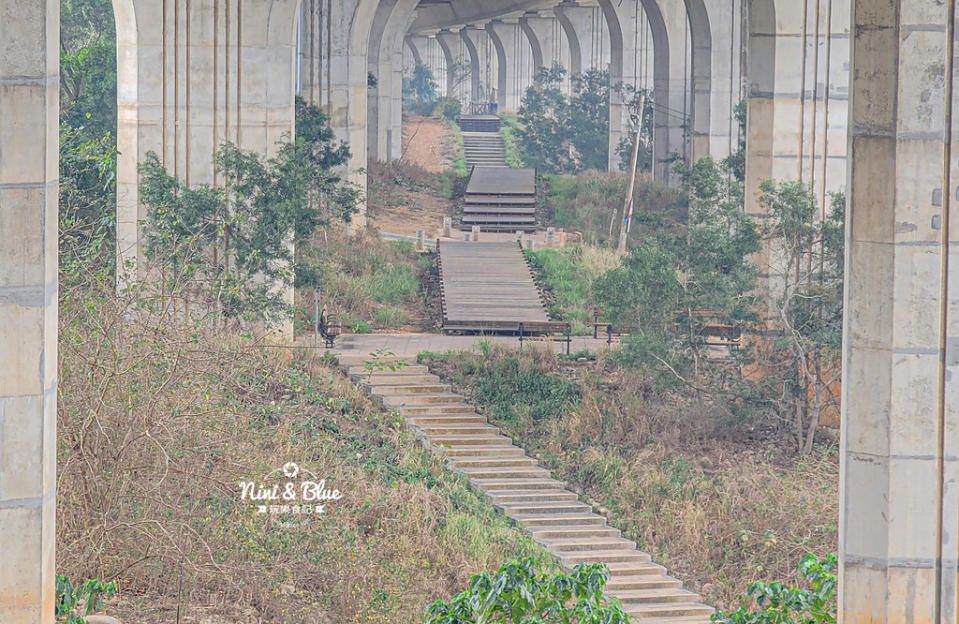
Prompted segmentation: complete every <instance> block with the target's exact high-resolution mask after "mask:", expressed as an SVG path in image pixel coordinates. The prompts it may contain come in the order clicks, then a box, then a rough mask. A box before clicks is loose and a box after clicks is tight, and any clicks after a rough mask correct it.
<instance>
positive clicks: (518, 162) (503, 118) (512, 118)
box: [499, 113, 526, 168]
mask: <svg viewBox="0 0 959 624" xmlns="http://www.w3.org/2000/svg"><path fill="white" fill-rule="evenodd" d="M499 119H500V126H499V133H500V134H501V135H502V136H503V147H504V148H505V150H506V164H507V165H509V166H510V167H518V168H522V167H525V166H526V164H525V163H524V162H523V155H522V153H521V150H520V146H519V132H520V126H519V119H518V118H517V117H516V115H514V114H513V113H500V114H499Z"/></svg>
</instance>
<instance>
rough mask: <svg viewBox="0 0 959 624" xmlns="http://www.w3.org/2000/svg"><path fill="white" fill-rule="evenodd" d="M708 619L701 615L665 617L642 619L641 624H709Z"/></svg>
mask: <svg viewBox="0 0 959 624" xmlns="http://www.w3.org/2000/svg"><path fill="white" fill-rule="evenodd" d="M710 622H711V620H710V619H709V617H704V616H702V615H676V616H673V615H668V616H666V617H644V618H643V622H642V624H710Z"/></svg>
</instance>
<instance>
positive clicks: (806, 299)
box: [759, 180, 845, 453]
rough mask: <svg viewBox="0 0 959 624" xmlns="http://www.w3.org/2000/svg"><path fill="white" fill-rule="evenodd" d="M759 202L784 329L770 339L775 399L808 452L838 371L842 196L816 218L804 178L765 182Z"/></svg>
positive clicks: (833, 401) (779, 323) (832, 401)
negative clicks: (800, 179) (766, 218)
mask: <svg viewBox="0 0 959 624" xmlns="http://www.w3.org/2000/svg"><path fill="white" fill-rule="evenodd" d="M760 191H761V193H762V194H761V195H760V198H759V201H760V204H761V205H762V206H763V207H764V208H765V209H766V212H767V213H768V215H769V220H768V222H767V226H766V228H765V232H764V233H765V235H766V237H767V238H768V240H769V241H770V252H771V253H770V258H771V259H770V267H769V268H770V273H771V274H773V275H776V276H778V279H777V280H776V281H775V282H774V283H773V284H772V288H771V290H772V292H771V293H770V299H771V303H772V304H773V307H774V309H775V311H776V315H777V318H775V319H774V320H773V322H774V324H775V325H776V326H778V327H780V328H782V330H783V333H782V336H781V338H779V339H778V340H776V341H775V343H774V347H775V354H774V357H775V358H776V360H777V362H776V364H777V365H776V366H775V367H774V369H775V370H777V371H780V373H781V374H780V375H778V376H775V377H773V378H771V379H775V380H776V381H777V383H778V384H779V386H780V387H779V389H778V392H777V393H776V394H777V395H778V396H779V399H778V400H777V401H776V404H777V406H778V408H779V410H780V412H781V413H782V417H783V420H784V421H785V422H792V428H793V432H794V435H795V437H796V442H797V445H798V447H799V450H800V451H801V452H804V453H808V452H809V451H811V450H812V445H813V440H814V438H815V435H816V429H817V427H818V426H819V420H820V416H821V414H822V412H823V410H824V409H825V408H826V407H828V406H830V405H832V406H835V405H836V398H835V397H834V396H833V395H832V386H833V385H834V384H835V382H836V381H838V379H839V375H840V353H841V347H842V310H843V253H844V237H843V231H844V211H845V198H844V197H843V196H842V195H841V194H837V195H834V196H833V199H832V210H831V211H830V212H829V213H828V214H827V215H825V216H826V218H825V219H823V220H820V219H819V215H817V214H816V212H817V205H816V197H815V195H813V193H812V191H811V190H810V188H809V187H808V186H807V185H806V184H804V183H802V182H780V183H776V182H773V181H772V180H764V181H763V182H762V184H761V185H760Z"/></svg>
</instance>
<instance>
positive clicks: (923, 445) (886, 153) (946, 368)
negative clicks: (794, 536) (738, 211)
mask: <svg viewBox="0 0 959 624" xmlns="http://www.w3.org/2000/svg"><path fill="white" fill-rule="evenodd" d="M852 15H853V23H854V25H855V26H854V30H853V41H852V48H853V49H852V76H853V77H852V82H851V96H852V98H851V102H850V106H851V114H850V123H851V128H850V137H849V154H850V159H851V162H850V164H849V177H848V185H849V203H848V208H847V216H846V224H847V228H848V232H847V237H846V240H847V245H848V247H847V250H846V306H845V314H844V319H845V327H844V332H843V337H844V344H843V367H842V370H843V380H842V394H843V396H842V441H841V448H842V451H841V457H840V498H841V507H840V519H839V548H840V585H839V619H840V621H841V622H843V623H844V624H860V623H862V624H865V623H867V622H868V623H870V624H873V623H876V622H889V623H892V622H929V623H933V624H954V623H955V622H956V621H959V609H957V605H956V599H957V594H956V592H957V575H956V562H957V559H959V495H957V492H959V485H957V484H959V459H957V456H959V211H957V212H953V211H954V210H955V209H956V208H957V206H959V158H957V154H956V152H955V151H954V145H955V144H956V141H957V138H959V133H957V126H955V119H956V116H957V115H959V98H957V97H956V94H955V88H956V87H955V81H956V78H957V76H956V66H955V62H954V59H955V58H956V54H957V53H959V49H957V46H956V42H955V4H954V3H949V2H947V3H936V2H898V1H888V0H887V1H883V2H880V1H877V0H855V2H854V8H853V13H852Z"/></svg>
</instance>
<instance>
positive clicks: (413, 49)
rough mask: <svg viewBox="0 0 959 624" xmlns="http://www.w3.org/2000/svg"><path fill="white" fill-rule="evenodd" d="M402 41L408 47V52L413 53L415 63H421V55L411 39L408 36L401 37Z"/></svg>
mask: <svg viewBox="0 0 959 624" xmlns="http://www.w3.org/2000/svg"><path fill="white" fill-rule="evenodd" d="M403 43H404V44H405V45H406V47H407V48H409V51H410V54H412V55H413V62H414V63H416V64H417V65H422V64H423V57H421V56H420V51H419V50H418V49H417V48H416V46H415V45H414V44H413V41H412V40H411V39H410V38H409V37H404V38H403Z"/></svg>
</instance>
